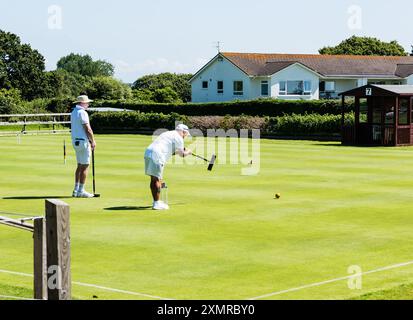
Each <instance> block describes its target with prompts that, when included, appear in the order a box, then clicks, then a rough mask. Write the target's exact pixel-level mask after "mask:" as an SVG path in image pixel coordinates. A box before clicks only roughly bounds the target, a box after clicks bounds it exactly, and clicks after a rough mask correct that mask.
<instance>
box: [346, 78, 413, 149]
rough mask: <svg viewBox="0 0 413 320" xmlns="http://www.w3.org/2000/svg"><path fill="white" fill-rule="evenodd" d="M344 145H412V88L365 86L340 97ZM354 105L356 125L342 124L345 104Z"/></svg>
mask: <svg viewBox="0 0 413 320" xmlns="http://www.w3.org/2000/svg"><path fill="white" fill-rule="evenodd" d="M340 96H341V97H342V121H341V125H342V135H341V140H342V144H344V145H366V146H368V145H370V146H410V145H413V130H412V119H413V117H412V98H413V85H365V86H362V87H359V88H356V89H353V90H349V91H346V92H343V93H340ZM347 97H353V98H354V101H355V122H354V124H347V123H346V122H345V113H344V112H345V111H344V110H345V109H344V103H345V99H346V98H347Z"/></svg>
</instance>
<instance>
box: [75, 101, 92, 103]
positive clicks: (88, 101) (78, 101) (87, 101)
mask: <svg viewBox="0 0 413 320" xmlns="http://www.w3.org/2000/svg"><path fill="white" fill-rule="evenodd" d="M90 102H93V100H88V101H75V102H73V103H90Z"/></svg>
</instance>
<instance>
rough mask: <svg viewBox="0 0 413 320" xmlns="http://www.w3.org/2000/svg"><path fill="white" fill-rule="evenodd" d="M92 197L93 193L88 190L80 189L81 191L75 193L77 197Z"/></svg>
mask: <svg viewBox="0 0 413 320" xmlns="http://www.w3.org/2000/svg"><path fill="white" fill-rule="evenodd" d="M93 197H94V195H93V194H91V193H89V192H86V191H82V192H78V193H77V198H93Z"/></svg>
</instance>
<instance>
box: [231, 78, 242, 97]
mask: <svg viewBox="0 0 413 320" xmlns="http://www.w3.org/2000/svg"><path fill="white" fill-rule="evenodd" d="M237 82H238V83H239V82H240V83H241V84H242V90H241V91H240V90H235V83H237ZM232 89H233V95H234V96H237V97H238V96H243V95H244V81H242V80H235V81H234V82H233V88H232Z"/></svg>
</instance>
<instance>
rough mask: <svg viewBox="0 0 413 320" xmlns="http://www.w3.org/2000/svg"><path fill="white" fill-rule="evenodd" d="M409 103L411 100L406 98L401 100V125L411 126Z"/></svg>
mask: <svg viewBox="0 0 413 320" xmlns="http://www.w3.org/2000/svg"><path fill="white" fill-rule="evenodd" d="M409 103H410V100H409V99H406V98H401V99H400V103H399V124H400V125H407V124H409V114H408V112H409Z"/></svg>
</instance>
